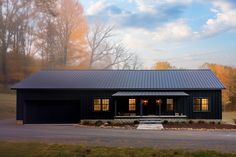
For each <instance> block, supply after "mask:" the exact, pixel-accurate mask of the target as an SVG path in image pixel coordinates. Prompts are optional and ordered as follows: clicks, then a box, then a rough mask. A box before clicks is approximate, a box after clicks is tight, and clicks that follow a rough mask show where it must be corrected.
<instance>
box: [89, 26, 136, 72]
mask: <svg viewBox="0 0 236 157" xmlns="http://www.w3.org/2000/svg"><path fill="white" fill-rule="evenodd" d="M113 36H114V26H109V25H104V24H101V23H96V24H95V25H94V26H92V27H91V28H90V30H89V32H88V35H87V42H88V48H89V50H88V51H89V55H90V58H89V68H100V69H132V68H137V66H136V65H135V66H131V64H133V63H134V62H133V61H135V62H136V61H138V60H137V59H138V57H137V56H136V55H135V54H134V53H131V52H130V50H129V49H127V48H126V46H124V45H123V44H122V43H121V42H115V41H113V38H112V37H113ZM132 62H133V63H132ZM135 64H137V63H135Z"/></svg>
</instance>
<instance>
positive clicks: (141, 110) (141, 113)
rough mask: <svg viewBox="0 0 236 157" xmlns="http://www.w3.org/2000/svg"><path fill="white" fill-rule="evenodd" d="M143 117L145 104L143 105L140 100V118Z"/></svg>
mask: <svg viewBox="0 0 236 157" xmlns="http://www.w3.org/2000/svg"><path fill="white" fill-rule="evenodd" d="M142 115H143V104H142V100H141V99H140V116H142Z"/></svg>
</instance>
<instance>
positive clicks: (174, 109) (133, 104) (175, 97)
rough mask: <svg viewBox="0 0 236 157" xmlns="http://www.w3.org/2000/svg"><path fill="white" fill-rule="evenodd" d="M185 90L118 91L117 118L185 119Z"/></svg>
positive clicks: (115, 99)
mask: <svg viewBox="0 0 236 157" xmlns="http://www.w3.org/2000/svg"><path fill="white" fill-rule="evenodd" d="M188 96H189V95H188V94H186V93H185V92H179V91H178V92H117V93H115V94H113V97H114V103H115V117H114V118H115V119H137V120H140V119H176V118H179V119H183V118H187V116H186V115H185V111H186V109H185V103H184V102H185V100H186V98H187V97H188Z"/></svg>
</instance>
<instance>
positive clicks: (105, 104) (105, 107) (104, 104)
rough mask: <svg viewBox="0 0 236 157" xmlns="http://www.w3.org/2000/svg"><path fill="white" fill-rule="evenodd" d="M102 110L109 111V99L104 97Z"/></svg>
mask: <svg viewBox="0 0 236 157" xmlns="http://www.w3.org/2000/svg"><path fill="white" fill-rule="evenodd" d="M102 110H103V111H109V99H102Z"/></svg>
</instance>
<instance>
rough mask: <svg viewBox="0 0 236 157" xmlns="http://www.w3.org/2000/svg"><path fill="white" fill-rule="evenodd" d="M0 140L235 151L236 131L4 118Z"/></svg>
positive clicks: (1, 122)
mask: <svg viewBox="0 0 236 157" xmlns="http://www.w3.org/2000/svg"><path fill="white" fill-rule="evenodd" d="M0 140H14V141H25V140H27V141H39V142H47V143H71V144H75V143H78V144H94V145H103V146H119V147H126V146H128V147H150V146H151V147H158V148H163V149H165V148H167V149H170V148H184V149H212V150H218V151H224V152H232V151H234V152H236V131H148V130H125V129H102V128H91V127H90V128H86V127H75V126H74V125H29V124H28V125H16V124H15V121H14V120H1V121H0Z"/></svg>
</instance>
